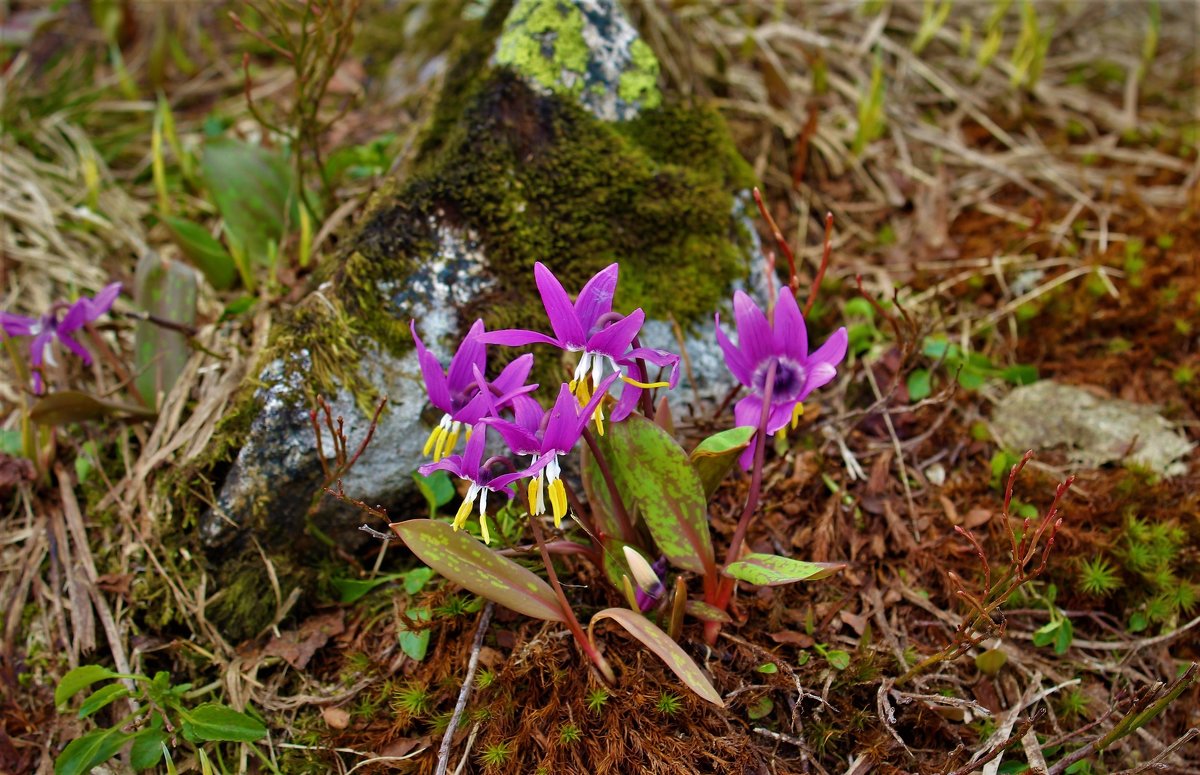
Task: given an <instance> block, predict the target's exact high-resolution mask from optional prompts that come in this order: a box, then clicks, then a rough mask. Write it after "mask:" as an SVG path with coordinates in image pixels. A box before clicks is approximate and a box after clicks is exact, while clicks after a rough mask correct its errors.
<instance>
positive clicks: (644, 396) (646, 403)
mask: <svg viewBox="0 0 1200 775" xmlns="http://www.w3.org/2000/svg"><path fill="white" fill-rule="evenodd" d="M632 344H633V346H634V347H641V346H642V343H641V341H639V339H638V338H637V337H636V336H635V337H633V343H632ZM635 360H636V361H637V365H638V368H639V369H641V370H642V382H649V381H650V370H649V369H647V368H646V361H644V360H643V359H641V358H636V359H635ZM629 387H630V386H629V385H626V386H625V389H626V390H628V389H629ZM638 400H639V402H640V403H641V405H642V414H644V415H646V418H647V419H649V420H653V419H654V399H653V398H651V397H650V391H649V390H646V389H643V390H642V393H641V395H640V396H638Z"/></svg>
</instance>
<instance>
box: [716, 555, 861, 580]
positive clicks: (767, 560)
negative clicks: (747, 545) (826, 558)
mask: <svg viewBox="0 0 1200 775" xmlns="http://www.w3.org/2000/svg"><path fill="white" fill-rule="evenodd" d="M845 567H846V564H845V563H843V562H804V561H803V560H793V559H792V558H791V557H780V556H778V555H775V554H750V555H747V556H745V557H743V558H742V559H740V560H738V561H737V562H734V563H730V564H729V566H728V567H726V568H725V575H726V576H731V577H733V578H735V579H738V580H740V581H745V582H747V583H750V584H756V585H758V586H760V587H777V586H779V585H780V584H794V583H796V582H797V581H816V580H818V579H823V578H828V577H829V576H832V575H833V574H835V573H837V572H838V571H840V570H842V569H843V568H845Z"/></svg>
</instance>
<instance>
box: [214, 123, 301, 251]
mask: <svg viewBox="0 0 1200 775" xmlns="http://www.w3.org/2000/svg"><path fill="white" fill-rule="evenodd" d="M200 172H201V175H202V176H203V178H204V185H205V187H206V188H207V189H208V192H209V194H210V195H211V197H212V199H213V201H214V202H215V203H216V205H217V209H218V210H219V211H220V212H221V217H222V218H224V219H225V230H226V231H227V232H228V233H229V236H230V237H232V238H233V239H234V240H236V241H237V243H238V244H239V245H240V246H241V247H242V248H243V249H244V250H245V251H246V255H247V256H248V257H249V259H250V261H251V262H252V263H256V264H259V265H264V266H269V265H270V264H271V263H272V261H273V260H274V256H275V254H276V253H275V248H277V247H278V246H279V245H280V244H281V243H282V242H283V235H284V230H285V228H286V226H287V225H295V224H297V223H298V222H299V218H298V214H297V211H296V196H295V193H294V192H295V185H294V180H293V179H294V173H293V170H292V168H291V167H290V166H289V165H288V163H287V160H286V159H284V158H283V156H282V155H281V154H279V153H277V152H275V151H271V150H268V149H266V148H263V147H262V146H259V145H251V144H250V143H245V142H242V141H240V140H230V139H225V138H222V139H217V140H212V141H209V142H208V143H206V144H205V146H204V158H203V159H202V160H201V162H200ZM272 245H274V246H275V248H273V247H272Z"/></svg>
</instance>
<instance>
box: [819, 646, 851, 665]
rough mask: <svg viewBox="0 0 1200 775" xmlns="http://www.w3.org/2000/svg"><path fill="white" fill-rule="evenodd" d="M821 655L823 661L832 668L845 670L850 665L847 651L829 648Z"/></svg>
mask: <svg viewBox="0 0 1200 775" xmlns="http://www.w3.org/2000/svg"><path fill="white" fill-rule="evenodd" d="M822 656H824V657H825V661H826V662H828V663H829V666H830V667H832V668H833V669H834V670H845V669H846V668H848V667H850V653H849V652H846V651H842V650H841V649H830V650H828V651H824V652H823V653H822Z"/></svg>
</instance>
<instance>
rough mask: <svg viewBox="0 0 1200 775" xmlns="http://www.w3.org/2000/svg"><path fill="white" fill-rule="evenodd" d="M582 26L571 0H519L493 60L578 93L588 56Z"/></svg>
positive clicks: (555, 88) (569, 92) (543, 82)
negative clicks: (569, 0)
mask: <svg viewBox="0 0 1200 775" xmlns="http://www.w3.org/2000/svg"><path fill="white" fill-rule="evenodd" d="M583 26H584V19H583V12H582V11H581V10H580V9H579V8H578V7H577V6H576V5H575V4H573V3H567V2H561V0H520V1H519V2H517V3H516V5H515V6H514V7H513V9H512V11H511V12H510V13H509V16H508V19H507V20H506V21H505V23H504V31H503V32H502V33H501V34H500V40H499V44H498V45H497V47H496V62H497V63H498V64H500V65H504V66H508V67H511V68H513V69H514V70H516V71H517V72H519V73H521V75H522V76H524V77H526V78H529V79H532V80H533V81H536V82H537V83H539V84H541V85H542V86H544V87H546V88H547V89H550V90H551V91H554V92H558V93H561V94H567V95H572V96H574V95H578V94H581V93H582V92H583V87H584V74H585V73H586V71H587V66H588V59H589V56H590V52H589V51H588V46H587V42H586V41H584V39H583ZM652 56H653V55H652Z"/></svg>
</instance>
